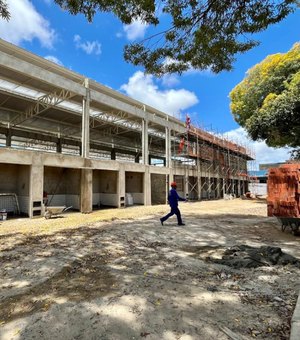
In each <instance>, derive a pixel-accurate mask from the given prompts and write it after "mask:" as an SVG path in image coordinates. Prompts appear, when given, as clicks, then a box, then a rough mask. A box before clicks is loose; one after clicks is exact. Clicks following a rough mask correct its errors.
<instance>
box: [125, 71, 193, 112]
mask: <svg viewBox="0 0 300 340" xmlns="http://www.w3.org/2000/svg"><path fill="white" fill-rule="evenodd" d="M121 90H123V91H125V92H126V94H127V95H128V96H130V97H132V98H134V99H137V100H139V101H141V102H143V103H145V104H148V105H150V106H152V107H154V108H156V109H158V110H160V111H162V112H165V113H168V114H170V115H173V116H177V115H178V114H179V113H180V112H181V111H182V110H185V109H187V108H189V107H191V106H193V105H195V104H197V103H198V101H199V100H198V98H197V96H196V95H195V93H194V92H190V91H188V90H185V89H178V90H174V89H170V90H166V91H161V90H160V89H159V88H158V86H157V85H156V84H155V83H154V77H153V76H152V75H145V74H144V73H143V72H141V71H138V72H136V73H134V75H133V76H132V77H130V79H129V81H128V83H127V84H123V85H122V86H121Z"/></svg>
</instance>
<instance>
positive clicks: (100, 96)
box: [91, 90, 186, 133]
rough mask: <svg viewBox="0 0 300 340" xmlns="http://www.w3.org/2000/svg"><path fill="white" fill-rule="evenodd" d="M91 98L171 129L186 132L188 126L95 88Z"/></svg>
mask: <svg viewBox="0 0 300 340" xmlns="http://www.w3.org/2000/svg"><path fill="white" fill-rule="evenodd" d="M91 100H92V101H96V102H99V103H102V104H105V105H107V106H108V107H111V108H114V109H117V110H120V111H124V112H127V113H129V114H131V115H133V116H135V117H138V118H140V119H147V120H148V121H149V122H151V123H154V124H157V125H161V126H166V127H169V128H170V129H172V130H175V131H178V132H181V133H185V132H186V128H185V127H184V126H182V125H180V124H176V123H174V122H170V121H168V120H166V119H162V118H161V117H158V116H156V115H155V114H151V113H149V112H147V110H146V111H144V110H142V109H140V108H138V107H136V106H133V105H130V104H127V103H125V102H122V101H120V100H118V99H115V98H112V97H110V96H108V95H106V94H104V93H99V92H97V91H95V90H91Z"/></svg>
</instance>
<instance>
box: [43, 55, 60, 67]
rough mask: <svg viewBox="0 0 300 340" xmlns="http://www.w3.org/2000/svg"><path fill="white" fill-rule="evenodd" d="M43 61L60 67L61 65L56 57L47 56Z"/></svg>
mask: <svg viewBox="0 0 300 340" xmlns="http://www.w3.org/2000/svg"><path fill="white" fill-rule="evenodd" d="M44 58H45V59H47V60H49V61H52V62H53V63H55V64H57V65H60V66H62V65H63V63H62V62H61V61H60V60H59V59H58V58H56V57H54V56H53V55H47V56H46V57H44Z"/></svg>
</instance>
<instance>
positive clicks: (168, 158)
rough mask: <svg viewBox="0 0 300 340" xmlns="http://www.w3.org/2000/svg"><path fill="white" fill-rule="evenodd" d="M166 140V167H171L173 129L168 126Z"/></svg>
mask: <svg viewBox="0 0 300 340" xmlns="http://www.w3.org/2000/svg"><path fill="white" fill-rule="evenodd" d="M165 131H166V132H165V134H166V140H165V148H166V167H167V168H170V167H171V166H172V164H171V131H170V129H169V128H167V127H166V130H165Z"/></svg>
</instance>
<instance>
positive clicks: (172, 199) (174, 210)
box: [160, 182, 186, 225]
mask: <svg viewBox="0 0 300 340" xmlns="http://www.w3.org/2000/svg"><path fill="white" fill-rule="evenodd" d="M171 188H172V189H171V190H170V192H169V196H168V202H169V205H170V207H171V211H170V212H169V213H168V214H167V215H166V216H164V217H162V218H161V219H160V223H161V224H162V225H163V223H164V221H166V220H167V219H168V218H169V217H171V216H173V215H174V214H175V215H176V216H177V222H178V225H185V224H184V223H182V219H181V214H180V210H179V209H178V201H186V199H185V198H182V197H180V196H179V195H178V193H177V191H176V188H177V184H176V183H175V182H172V183H171Z"/></svg>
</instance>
